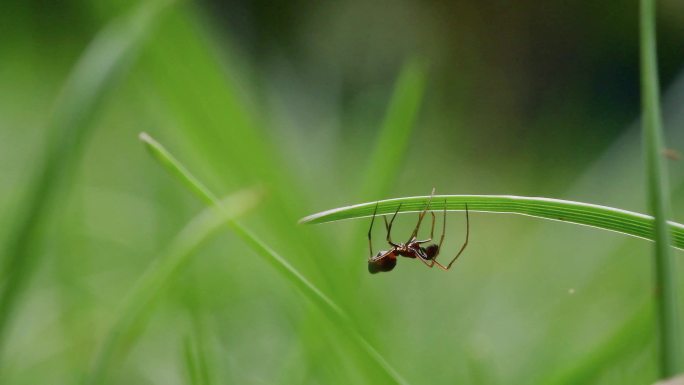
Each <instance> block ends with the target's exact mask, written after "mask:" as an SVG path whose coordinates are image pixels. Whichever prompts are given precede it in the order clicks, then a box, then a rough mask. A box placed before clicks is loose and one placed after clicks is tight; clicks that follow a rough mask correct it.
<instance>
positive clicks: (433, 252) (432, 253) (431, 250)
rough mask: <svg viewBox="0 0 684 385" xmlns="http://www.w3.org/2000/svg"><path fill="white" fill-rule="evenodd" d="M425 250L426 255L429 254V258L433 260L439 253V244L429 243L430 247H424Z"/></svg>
mask: <svg viewBox="0 0 684 385" xmlns="http://www.w3.org/2000/svg"><path fill="white" fill-rule="evenodd" d="M423 250H425V255H426V256H427V259H428V260H431V259H432V258H434V257H435V256H436V255H437V253H439V246H437V245H429V246H428V247H426V248H424V249H423Z"/></svg>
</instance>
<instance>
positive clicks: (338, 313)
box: [140, 134, 407, 384]
mask: <svg viewBox="0 0 684 385" xmlns="http://www.w3.org/2000/svg"><path fill="white" fill-rule="evenodd" d="M140 139H141V140H142V141H143V143H145V145H146V147H147V148H148V150H149V151H150V153H151V154H152V155H153V156H154V158H155V159H157V160H158V161H159V162H160V163H161V164H162V165H163V166H164V167H165V168H166V169H167V170H168V171H169V172H170V173H171V174H172V175H174V176H176V177H177V178H178V179H179V180H180V181H181V182H182V183H183V184H184V185H185V186H186V187H187V188H188V189H189V190H190V191H192V192H193V193H195V195H196V196H197V197H198V198H199V199H201V200H203V201H205V202H206V203H208V204H210V205H212V206H213V207H215V208H217V209H219V211H220V210H223V205H222V204H221V202H220V201H219V200H217V199H216V198H215V195H214V194H213V193H212V192H211V191H210V190H209V189H208V188H207V187H206V186H204V185H203V184H202V183H201V182H199V180H198V179H197V178H196V177H195V176H194V175H192V174H191V173H190V172H189V171H188V170H187V168H185V167H184V166H183V164H182V163H180V162H179V161H178V160H177V159H176V158H174V157H173V156H172V155H171V154H170V153H169V152H168V151H167V150H166V149H165V148H164V147H163V146H162V145H161V144H159V143H158V142H157V141H155V140H154V139H152V138H151V137H150V136H149V135H147V134H141V135H140ZM227 224H228V225H229V226H230V228H231V229H232V230H233V232H235V233H236V234H237V235H238V236H239V237H240V238H241V239H242V240H243V241H244V242H245V243H246V244H248V245H249V246H250V247H251V248H252V250H254V251H255V252H256V253H257V254H258V255H260V256H261V257H263V258H264V259H265V260H266V261H268V263H269V264H270V265H271V266H272V267H273V268H274V269H275V270H276V271H277V272H278V273H280V275H281V276H283V277H284V278H285V279H287V280H288V282H290V283H291V284H292V286H294V287H296V288H297V289H298V290H299V291H300V292H301V293H302V294H304V296H305V297H306V298H307V299H309V300H310V301H311V302H313V303H314V304H315V305H316V306H317V307H318V309H319V310H321V312H322V313H323V314H325V315H326V316H328V317H329V318H330V320H331V321H333V324H334V325H336V326H338V327H340V328H341V329H342V330H343V331H344V332H346V333H347V334H348V335H349V337H350V339H351V341H353V342H354V343H356V344H358V346H359V347H360V348H361V350H362V351H364V352H365V353H366V354H368V355H369V357H370V358H371V359H372V360H374V361H375V362H376V363H377V364H378V368H380V369H382V370H384V371H385V372H386V374H387V375H388V378H389V379H391V380H393V381H395V382H396V383H398V384H407V382H406V380H404V379H403V378H402V377H401V375H400V374H399V373H398V372H397V371H396V370H395V369H394V368H392V366H391V365H390V364H389V363H388V362H387V361H386V360H385V359H384V358H383V357H382V355H381V354H380V353H378V351H377V350H376V349H375V348H374V347H373V346H372V345H371V344H370V343H369V342H368V341H367V340H366V338H365V337H363V336H362V335H361V333H360V332H359V331H358V330H357V329H356V327H355V326H354V323H353V322H352V320H351V318H350V317H349V315H348V314H347V312H346V311H344V310H343V309H342V308H341V307H340V306H339V305H337V304H336V303H335V302H334V301H333V300H332V299H331V298H330V297H329V296H328V295H326V294H324V293H323V292H322V291H321V290H320V289H319V288H318V287H316V286H315V285H314V284H313V283H312V282H311V280H309V279H308V278H306V277H305V276H303V275H302V273H300V272H299V271H297V269H296V268H294V267H293V266H292V264H290V263H289V262H288V261H287V260H286V259H285V258H283V257H282V256H281V255H279V254H278V253H276V252H275V251H274V250H273V249H272V248H271V247H269V246H268V245H267V244H265V243H264V242H263V241H262V240H261V239H259V238H258V237H257V236H256V235H255V234H254V233H253V232H252V231H250V230H248V229H247V228H245V227H244V226H242V225H241V224H240V223H238V222H237V221H235V220H232V219H228V220H227Z"/></svg>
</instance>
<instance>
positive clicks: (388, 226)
mask: <svg viewBox="0 0 684 385" xmlns="http://www.w3.org/2000/svg"><path fill="white" fill-rule="evenodd" d="M399 209H401V203H399V206H398V207H397V211H395V212H394V215H392V219H391V220H390V221H389V224H388V223H387V217H386V216H384V215H383V216H382V219H384V220H385V230H387V243H389V244H390V245H392V246H394V247H397V246H398V245H397V244H396V243H394V242H392V224H393V223H394V218H396V217H397V213H398V212H399Z"/></svg>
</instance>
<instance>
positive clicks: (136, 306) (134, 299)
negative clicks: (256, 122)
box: [85, 190, 260, 384]
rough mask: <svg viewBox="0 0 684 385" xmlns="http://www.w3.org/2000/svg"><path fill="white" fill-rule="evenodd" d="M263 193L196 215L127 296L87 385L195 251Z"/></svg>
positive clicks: (101, 375)
mask: <svg viewBox="0 0 684 385" xmlns="http://www.w3.org/2000/svg"><path fill="white" fill-rule="evenodd" d="M259 196H260V194H259V193H257V192H255V191H254V190H245V191H242V192H238V193H235V194H233V195H230V196H229V197H228V198H226V199H224V200H223V201H217V206H219V207H221V209H220V210H217V209H216V208H215V207H212V208H210V209H207V210H205V211H204V212H202V213H201V214H200V215H198V216H197V217H195V218H194V219H193V220H192V221H191V222H190V223H189V224H188V225H187V226H186V227H185V228H184V229H183V230H182V231H181V232H180V233H179V234H178V236H177V237H176V238H175V239H174V240H173V241H172V242H171V244H170V245H169V247H168V250H167V251H166V252H165V253H164V254H163V255H162V257H161V258H159V259H158V260H157V261H156V262H155V263H154V264H153V265H152V266H150V268H149V269H148V270H147V271H146V272H145V274H144V275H143V276H142V277H141V278H140V280H139V281H138V283H137V284H136V286H135V287H134V288H133V289H132V290H131V292H130V294H129V295H128V297H127V300H126V302H125V304H124V305H123V307H122V310H121V311H120V312H118V314H121V315H120V317H119V318H118V320H117V321H116V323H115V324H114V326H113V327H112V329H111V331H110V333H109V334H108V335H107V337H106V338H105V340H104V342H103V343H102V348H101V349H100V352H99V354H98V356H97V358H96V360H95V364H94V366H93V369H92V371H91V372H90V373H89V374H88V376H87V378H86V381H85V383H86V384H101V383H103V382H104V379H105V378H106V373H107V369H108V368H109V367H110V366H111V365H112V363H113V361H114V360H115V356H116V354H117V353H120V350H121V347H122V345H123V344H124V343H130V342H131V341H128V340H129V339H130V337H129V336H130V335H131V331H132V330H133V329H134V327H136V326H139V322H140V320H141V319H142V318H143V316H144V315H145V313H146V311H148V310H149V305H150V303H151V302H153V300H154V299H155V298H157V297H158V296H159V295H160V294H161V293H162V291H163V290H164V289H165V288H166V287H168V285H169V283H170V282H171V281H172V280H173V279H174V277H176V275H177V274H178V273H179V272H180V271H181V270H182V268H183V267H184V266H185V265H186V264H187V263H188V262H189V261H190V257H191V256H192V255H193V252H194V251H195V250H196V249H197V248H198V247H199V246H200V245H201V244H203V243H204V242H205V241H207V240H208V239H209V238H210V237H211V236H212V235H213V234H215V233H216V232H217V231H218V230H219V229H220V228H221V227H222V226H224V225H225V224H226V223H229V222H230V221H232V220H234V219H235V218H236V217H238V216H240V215H242V214H243V213H245V212H246V211H248V210H249V209H251V208H252V207H254V206H255V205H256V204H257V202H258V200H259Z"/></svg>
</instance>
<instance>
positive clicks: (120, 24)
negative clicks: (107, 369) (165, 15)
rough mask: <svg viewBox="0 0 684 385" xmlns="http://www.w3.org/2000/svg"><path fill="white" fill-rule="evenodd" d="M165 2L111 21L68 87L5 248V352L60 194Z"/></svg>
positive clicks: (0, 340) (1, 310) (1, 318)
mask: <svg viewBox="0 0 684 385" xmlns="http://www.w3.org/2000/svg"><path fill="white" fill-rule="evenodd" d="M166 5H167V3H166V2H163V3H162V2H153V3H146V4H144V5H142V6H140V7H138V8H136V9H135V10H134V11H133V12H132V13H131V14H129V15H126V16H125V17H123V18H121V19H117V20H115V21H113V22H111V23H110V24H108V25H107V26H106V27H105V28H104V29H103V30H102V31H101V32H99V33H98V35H97V36H96V37H95V38H94V39H93V40H92V42H91V43H90V45H89V46H88V47H87V49H86V50H85V52H84V53H83V55H82V56H81V58H80V59H79V61H78V63H77V64H76V65H75V66H74V68H73V70H72V71H71V73H70V75H69V77H68V79H67V80H66V82H65V84H64V86H63V89H62V91H61V94H60V95H59V97H58V99H57V103H56V105H55V108H54V111H53V116H52V119H51V120H50V126H49V127H48V132H49V136H50V137H49V138H48V140H47V141H46V143H47V144H46V146H47V148H45V150H44V153H45V156H44V158H43V159H42V161H41V163H40V164H39V166H38V168H37V169H36V170H35V175H34V176H33V178H32V180H31V182H30V185H29V190H28V192H27V193H26V196H27V197H26V199H25V201H24V203H23V206H22V207H20V208H19V211H18V214H17V216H16V219H15V221H14V223H15V224H16V225H15V226H14V228H13V229H12V232H11V233H10V234H9V237H8V240H7V242H6V244H5V248H4V250H3V266H2V272H1V274H2V278H3V280H4V284H3V285H2V288H1V292H0V350H2V346H3V344H4V343H5V334H6V329H7V325H8V321H9V319H10V317H11V315H12V311H13V309H14V304H15V302H16V300H17V297H18V296H19V294H20V292H21V289H22V287H23V286H24V285H25V284H26V282H27V281H28V279H29V278H30V276H31V272H32V270H33V267H34V266H35V265H36V264H37V263H38V257H39V255H40V250H39V246H40V244H41V241H40V239H41V233H42V232H43V231H44V228H43V227H44V226H45V222H46V218H47V217H48V215H49V213H50V211H51V208H52V207H53V206H54V204H55V201H56V198H57V195H58V192H59V191H60V188H63V187H65V186H67V185H68V184H69V183H70V180H71V178H72V174H73V172H74V169H75V166H76V164H77V162H78V159H79V158H80V156H81V153H82V150H83V148H84V147H85V142H86V140H87V138H88V136H89V134H90V131H91V130H92V128H93V122H94V120H95V118H96V116H97V115H98V113H99V112H100V110H101V109H102V107H103V105H104V102H105V100H106V97H107V96H108V95H109V94H110V93H112V91H113V89H114V88H115V87H116V85H117V84H118V80H119V79H120V78H121V77H122V76H123V75H124V73H125V72H126V71H127V69H128V68H129V67H130V64H131V62H132V61H133V60H134V59H135V57H136V54H137V52H138V51H139V47H140V45H141V44H142V43H143V41H144V39H145V37H146V36H147V35H148V33H149V31H150V29H151V27H152V25H153V24H154V22H155V21H157V20H158V19H159V17H160V15H161V14H162V12H161V11H162V10H163V9H165V8H166Z"/></svg>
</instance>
